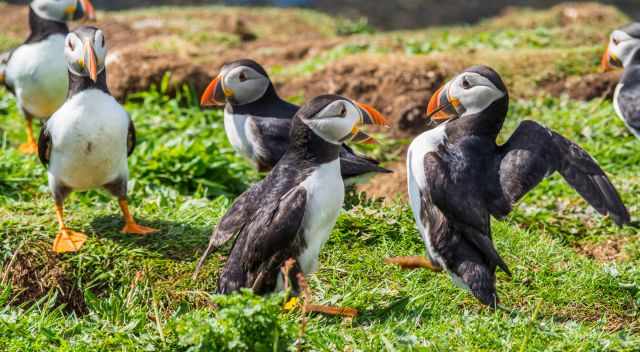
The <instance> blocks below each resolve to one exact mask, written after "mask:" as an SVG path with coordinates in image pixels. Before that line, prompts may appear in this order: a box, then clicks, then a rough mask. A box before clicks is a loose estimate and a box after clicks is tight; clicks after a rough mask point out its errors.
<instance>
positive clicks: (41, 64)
mask: <svg viewBox="0 0 640 352" xmlns="http://www.w3.org/2000/svg"><path fill="white" fill-rule="evenodd" d="M64 39H65V38H64V36H63V35H62V34H54V35H51V36H49V37H48V38H47V39H46V40H43V41H41V42H38V43H33V44H27V45H23V46H21V47H20V48H18V49H17V50H16V51H15V52H14V53H13V56H12V57H11V60H10V61H9V65H8V66H7V70H6V75H7V81H8V82H11V84H12V85H13V86H14V88H15V93H16V99H17V100H18V104H19V105H20V106H21V107H22V108H23V109H25V110H26V111H27V112H29V113H30V114H32V115H33V116H34V117H36V118H40V119H46V118H49V117H50V116H51V115H53V113H54V112H55V111H56V110H57V109H58V108H59V107H60V106H61V105H62V104H63V103H64V101H65V99H66V96H67V90H68V88H69V77H68V72H67V64H66V61H65V58H64Z"/></svg>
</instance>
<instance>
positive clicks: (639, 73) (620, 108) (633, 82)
mask: <svg viewBox="0 0 640 352" xmlns="http://www.w3.org/2000/svg"><path fill="white" fill-rule="evenodd" d="M621 82H624V83H623V85H622V86H621V87H620V90H619V91H618V95H617V100H616V101H615V102H614V104H615V105H616V110H617V112H618V114H620V115H622V116H620V117H622V119H623V120H624V122H625V124H626V125H627V127H628V128H629V129H630V130H631V132H632V133H633V134H635V135H636V137H638V138H640V99H639V98H640V68H636V67H630V68H629V69H628V70H625V73H624V77H623V78H622V80H621Z"/></svg>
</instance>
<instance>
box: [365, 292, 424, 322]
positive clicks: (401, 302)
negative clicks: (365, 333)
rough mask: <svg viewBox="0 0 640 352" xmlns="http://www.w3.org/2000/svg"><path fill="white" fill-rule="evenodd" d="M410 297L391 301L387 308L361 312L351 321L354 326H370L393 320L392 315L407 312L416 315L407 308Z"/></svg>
mask: <svg viewBox="0 0 640 352" xmlns="http://www.w3.org/2000/svg"><path fill="white" fill-rule="evenodd" d="M410 301H411V297H399V298H397V299H395V300H393V301H391V302H390V303H389V304H388V305H387V306H384V307H376V308H372V309H367V310H361V311H360V312H359V314H358V316H357V317H356V318H355V319H353V324H354V325H370V324H372V323H377V322H381V321H386V320H389V319H393V316H394V315H403V316H404V315H405V314H406V313H408V312H412V313H416V312H415V311H413V310H410V309H408V308H407V306H408V305H409V303H410ZM416 314H417V313H416Z"/></svg>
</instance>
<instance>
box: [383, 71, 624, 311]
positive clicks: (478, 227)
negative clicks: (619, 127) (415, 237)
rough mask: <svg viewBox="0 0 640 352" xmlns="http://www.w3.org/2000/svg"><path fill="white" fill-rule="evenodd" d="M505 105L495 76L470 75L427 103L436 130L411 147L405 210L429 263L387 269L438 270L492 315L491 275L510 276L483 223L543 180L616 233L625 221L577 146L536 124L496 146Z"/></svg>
mask: <svg viewBox="0 0 640 352" xmlns="http://www.w3.org/2000/svg"><path fill="white" fill-rule="evenodd" d="M508 107H509V95H508V92H507V88H506V87H505V85H504V83H503V81H502V79H501V78H500V76H499V75H498V73H496V72H495V71H494V70H493V69H491V68H489V67H486V66H474V67H471V68H468V69H466V70H465V71H464V72H462V73H461V74H459V75H458V76H456V77H455V78H453V79H452V80H451V81H450V82H448V83H446V84H445V85H444V86H443V87H442V88H440V89H439V90H438V91H437V92H436V93H435V94H434V95H433V97H432V98H431V101H430V102H429V106H428V114H429V116H430V118H431V119H432V120H433V121H436V122H439V123H440V124H439V125H438V126H437V127H436V128H434V129H431V130H429V131H427V132H424V133H423V134H421V135H420V136H418V137H416V138H415V140H414V141H413V142H412V143H411V146H410V147H409V151H408V154H407V174H408V191H409V198H410V203H411V204H410V205H411V209H412V210H413V214H414V218H415V221H416V224H417V227H418V230H419V232H420V234H421V236H422V239H423V241H424V243H425V246H426V254H427V255H426V257H422V256H421V257H397V258H389V259H387V262H388V263H395V264H399V265H401V266H403V267H424V268H428V269H431V270H433V271H441V270H444V271H446V272H447V273H449V275H450V276H451V278H452V280H453V281H454V282H455V283H456V284H458V285H459V286H461V287H463V288H465V289H467V290H469V291H470V292H471V293H472V294H473V295H474V296H475V297H476V298H477V299H478V300H479V301H480V302H482V303H483V304H486V305H489V306H493V307H495V306H496V305H497V304H498V303H499V299H498V296H497V294H496V274H495V273H496V268H497V267H499V268H500V269H502V270H503V271H504V272H506V273H507V274H510V272H509V268H508V267H507V264H506V263H505V261H504V260H503V259H502V257H501V256H500V254H499V253H498V251H497V250H496V248H495V246H494V244H493V242H492V239H491V226H490V225H491V223H490V217H491V216H493V217H495V218H498V219H502V218H504V217H505V216H507V215H508V214H509V213H510V212H511V210H512V207H513V206H514V204H515V203H516V202H518V200H520V199H521V198H522V197H523V196H524V195H525V194H526V193H527V192H529V191H530V190H531V189H532V188H533V187H535V186H536V185H537V184H538V183H540V181H542V180H543V179H544V178H545V177H548V176H550V175H551V174H553V173H554V172H556V171H557V172H559V173H560V174H561V175H562V176H563V177H564V179H565V180H566V181H567V182H568V183H569V185H570V186H571V187H573V188H574V189H575V190H576V191H577V192H578V193H579V194H580V195H581V196H582V197H584V198H585V199H586V200H587V202H589V204H591V206H593V207H594V208H595V209H596V210H597V211H598V212H599V213H601V214H603V215H609V216H610V217H611V218H612V219H613V221H614V222H615V223H616V224H618V225H620V226H622V225H624V224H627V223H628V222H629V213H628V211H627V209H626V207H625V206H624V204H623V203H622V200H621V199H620V196H619V195H618V192H617V191H616V189H615V188H614V186H613V185H612V184H611V182H610V181H609V179H608V178H607V176H606V175H605V173H604V172H603V171H602V169H600V167H599V166H598V164H597V163H596V161H595V160H593V158H591V156H589V154H587V152H585V151H584V150H583V149H582V148H580V147H579V146H578V145H577V144H575V143H573V142H571V141H570V140H568V139H566V138H564V137H563V136H561V135H559V134H558V133H556V132H554V131H552V130H549V129H548V128H546V127H544V126H541V125H540V124H538V123H536V122H533V121H523V122H522V123H520V125H519V126H518V128H517V129H516V131H515V132H514V133H513V135H511V137H510V138H509V140H508V141H507V142H506V143H505V144H503V145H498V144H496V137H497V136H498V133H499V132H500V130H501V128H502V124H503V122H504V120H505V117H506V115H507V110H508Z"/></svg>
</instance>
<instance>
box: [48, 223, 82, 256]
mask: <svg viewBox="0 0 640 352" xmlns="http://www.w3.org/2000/svg"><path fill="white" fill-rule="evenodd" d="M86 241H87V235H85V234H84V233H82V232H76V231H73V230H70V229H67V228H64V229H62V230H60V232H58V234H57V235H56V239H55V240H54V241H53V251H54V252H56V253H67V252H77V251H79V250H80V248H82V246H83V245H84V243H85V242H86Z"/></svg>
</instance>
